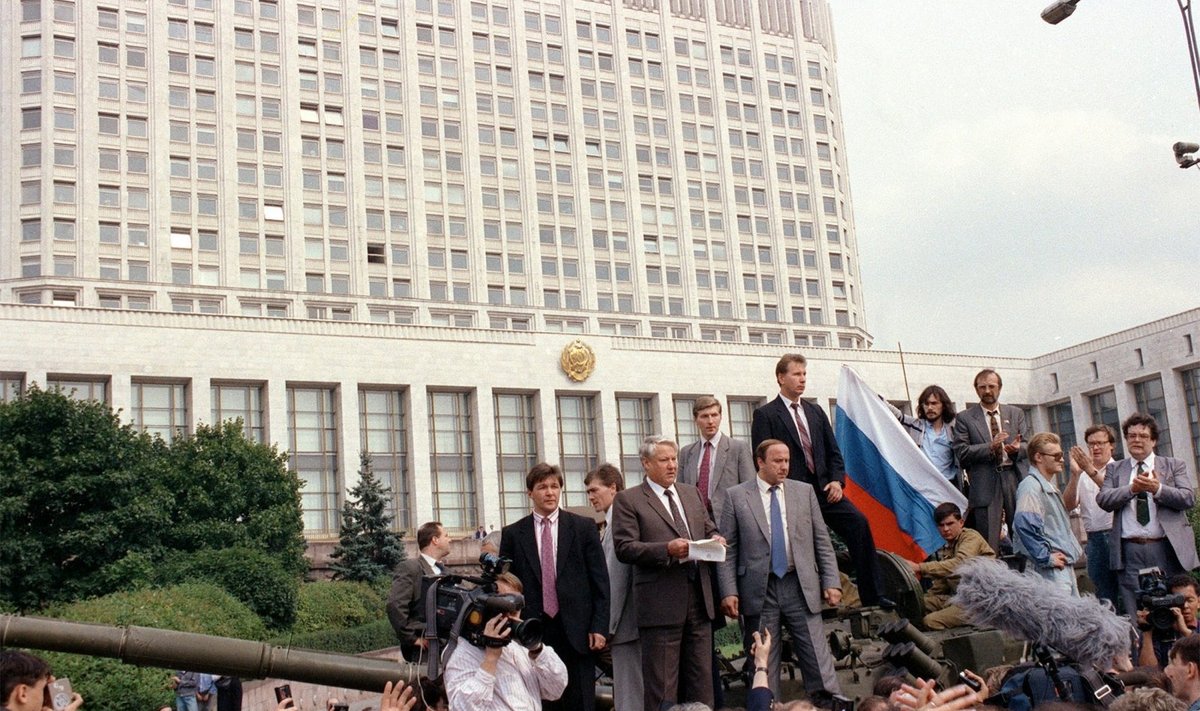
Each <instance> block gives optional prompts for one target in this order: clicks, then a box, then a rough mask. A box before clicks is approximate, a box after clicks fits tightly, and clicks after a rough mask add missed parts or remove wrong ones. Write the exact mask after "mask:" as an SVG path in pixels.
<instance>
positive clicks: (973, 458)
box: [951, 368, 1030, 552]
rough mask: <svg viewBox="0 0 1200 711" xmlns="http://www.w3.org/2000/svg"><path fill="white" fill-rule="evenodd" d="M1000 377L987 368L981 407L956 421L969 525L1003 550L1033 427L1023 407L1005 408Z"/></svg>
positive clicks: (980, 383)
mask: <svg viewBox="0 0 1200 711" xmlns="http://www.w3.org/2000/svg"><path fill="white" fill-rule="evenodd" d="M1003 386H1004V382H1003V381H1002V380H1001V379H1000V374H999V373H997V372H996V371H994V370H992V369H991V368H985V369H983V370H981V371H979V373H978V374H977V375H976V376H975V394H976V395H978V396H979V404H978V405H977V406H973V407H969V408H967V409H966V410H965V411H964V412H962V413H959V415H958V417H956V418H954V432H953V435H952V437H951V439H952V446H953V447H954V455H955V456H956V457H958V463H959V464H960V465H961V466H962V467H964V468H965V469H966V470H967V479H968V481H969V482H970V486H971V489H970V493H969V494H968V495H967V505H968V506H969V507H970V511H969V513H968V514H967V523H968V525H969V526H971V528H974V529H975V530H976V531H979V532H980V533H982V534H983V536H984V538H986V539H987V542H988V545H989V546H991V547H992V550H994V551H997V552H999V550H1000V523H1001V516H1003V517H1004V520H1005V521H1007V522H1008V526H1009V530H1010V531H1011V530H1012V522H1013V515H1014V514H1015V513H1016V508H1017V501H1016V494H1017V483H1018V482H1020V481H1021V478H1022V477H1024V476H1025V472H1024V470H1023V469H1022V466H1023V462H1026V461H1028V454H1027V448H1028V440H1029V437H1030V430H1029V423H1028V422H1027V421H1026V420H1025V412H1024V411H1023V410H1022V409H1021V408H1019V407H1013V406H1012V405H1001V404H1000V402H999V401H1000V389H1001V388H1002V387H1003Z"/></svg>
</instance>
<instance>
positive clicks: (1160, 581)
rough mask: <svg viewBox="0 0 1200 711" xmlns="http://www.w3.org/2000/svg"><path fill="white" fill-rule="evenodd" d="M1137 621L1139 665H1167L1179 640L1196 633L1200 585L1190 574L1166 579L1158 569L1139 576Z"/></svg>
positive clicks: (1151, 569)
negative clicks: (1140, 646) (1139, 648)
mask: <svg viewBox="0 0 1200 711" xmlns="http://www.w3.org/2000/svg"><path fill="white" fill-rule="evenodd" d="M1137 604H1138V609H1137V621H1138V628H1139V629H1140V630H1141V632H1142V648H1141V652H1140V653H1139V656H1138V664H1139V665H1140V666H1152V665H1153V666H1157V667H1158V668H1159V669H1162V668H1163V667H1165V666H1166V665H1167V662H1168V661H1169V659H1168V652H1170V650H1171V645H1172V644H1174V643H1175V642H1176V641H1177V640H1179V639H1181V638H1183V637H1187V636H1188V635H1193V634H1196V632H1197V626H1198V621H1197V619H1196V611H1197V608H1200V583H1198V582H1197V581H1196V579H1195V578H1193V577H1192V576H1191V575H1189V574H1188V573H1180V574H1179V575H1173V576H1171V577H1170V578H1167V577H1166V576H1164V575H1163V574H1162V572H1161V571H1160V570H1158V569H1157V568H1150V569H1148V570H1145V571H1142V572H1140V573H1139V574H1138V595H1137Z"/></svg>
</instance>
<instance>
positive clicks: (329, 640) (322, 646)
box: [271, 620, 400, 654]
mask: <svg viewBox="0 0 1200 711" xmlns="http://www.w3.org/2000/svg"><path fill="white" fill-rule="evenodd" d="M271 643H272V644H277V645H279V646H281V647H297V648H300V649H312V650H317V651H320V652H334V653H338V654H362V653H363V652H372V651H374V650H377V649H384V648H386V647H394V646H396V645H397V644H399V643H400V642H399V640H397V639H396V632H395V631H394V630H393V629H392V625H391V623H390V622H388V621H387V620H378V621H376V622H371V623H368V624H365V625H359V626H358V627H350V628H348V629H327V630H318V631H316V632H306V633H303V634H293V635H284V636H282V637H276V638H275V639H272V640H271Z"/></svg>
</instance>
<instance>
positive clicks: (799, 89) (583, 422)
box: [0, 0, 1200, 548]
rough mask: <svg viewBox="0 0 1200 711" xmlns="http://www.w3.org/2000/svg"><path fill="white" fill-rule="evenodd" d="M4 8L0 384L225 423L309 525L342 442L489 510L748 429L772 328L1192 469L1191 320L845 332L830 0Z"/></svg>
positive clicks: (833, 366) (115, 0)
mask: <svg viewBox="0 0 1200 711" xmlns="http://www.w3.org/2000/svg"><path fill="white" fill-rule="evenodd" d="M0 27H2V28H3V29H2V30H0V38H2V39H0V58H2V60H3V66H4V67H5V68H6V71H5V72H4V73H3V74H4V79H5V81H4V82H3V84H2V85H0V97H2V99H3V107H2V108H0V130H2V131H3V132H4V145H5V146H6V147H10V150H5V151H3V152H0V196H2V198H0V200H2V202H0V206H2V207H3V209H2V210H0V397H6V398H7V397H11V396H13V395H14V394H15V393H19V392H20V391H21V390H22V389H23V388H24V387H26V386H28V385H29V384H32V383H38V384H39V385H42V386H46V385H47V384H49V385H55V384H57V385H61V386H63V387H64V388H67V389H73V391H74V392H75V393H76V395H77V396H79V397H93V398H97V399H102V400H105V401H107V402H108V403H110V404H111V405H112V406H113V407H114V408H119V409H120V410H121V411H122V413H123V416H124V417H126V418H127V419H129V420H130V421H131V422H133V423H134V424H135V425H137V426H139V427H143V428H146V429H149V430H152V431H155V432H159V433H161V434H162V435H163V436H165V437H171V436H174V433H175V432H177V431H185V432H186V431H189V430H191V429H192V428H194V426H195V425H196V424H197V423H200V422H213V421H218V420H221V419H225V418H229V417H242V418H243V419H244V420H245V422H246V428H247V432H248V434H250V435H251V436H253V437H255V438H258V439H260V440H263V441H269V442H275V443H277V444H278V445H279V446H280V447H281V448H282V449H285V450H287V451H289V452H290V453H291V459H292V463H293V466H294V467H295V469H296V470H297V471H298V472H300V474H301V476H302V478H303V479H305V481H306V485H305V489H304V493H303V505H304V509H305V524H306V528H307V532H308V535H309V537H310V539H311V540H312V541H313V542H314V543H318V544H319V543H321V542H324V541H328V540H330V539H332V538H334V537H335V535H336V531H337V527H338V510H339V508H340V504H341V502H342V500H343V498H344V495H345V490H346V489H347V488H348V487H349V486H350V485H352V484H353V481H354V479H355V472H356V470H357V467H358V453H359V452H360V451H363V450H366V451H369V452H370V453H371V454H372V457H373V463H374V467H375V470H376V471H377V472H379V473H381V474H382V475H384V476H385V477H386V478H388V479H389V480H390V482H391V485H392V487H393V489H394V491H395V494H396V512H397V514H398V525H399V526H400V527H401V528H404V529H409V530H411V529H412V528H414V527H415V526H416V525H417V524H419V523H420V522H421V521H424V520H428V519H431V518H438V519H440V520H442V521H443V522H445V523H446V524H447V526H448V527H450V528H453V529H456V530H470V529H473V528H474V527H475V526H477V525H481V524H482V525H495V526H497V527H498V526H500V525H503V524H505V523H507V522H511V521H513V520H515V519H516V518H517V517H519V516H521V515H523V514H524V513H525V512H526V510H527V499H526V498H525V494H524V473H525V471H526V470H527V469H528V467H529V466H530V465H531V464H532V463H534V462H536V461H539V460H548V461H555V462H561V463H562V464H563V466H564V468H565V469H566V471H567V473H568V500H567V503H568V504H569V505H582V504H584V503H585V502H584V499H583V496H582V474H583V472H584V471H586V470H587V469H589V468H591V467H593V466H595V465H596V464H598V463H599V462H602V461H613V462H620V463H621V465H622V466H623V468H625V469H626V470H627V471H630V472H637V471H639V467H638V465H637V458H636V445H637V442H639V441H640V439H641V438H642V437H643V436H645V435H647V434H651V433H656V432H663V433H666V434H668V435H671V434H674V435H677V436H678V437H680V438H682V439H683V440H684V441H687V439H688V438H690V437H692V436H694V430H693V428H692V423H691V414H690V403H691V401H692V400H693V399H694V398H695V397H696V396H698V395H702V394H710V393H711V394H715V395H717V396H718V397H719V398H721V400H722V402H724V403H725V411H726V423H727V426H728V428H729V431H730V432H732V433H733V434H734V435H735V436H747V435H748V428H749V418H750V412H751V411H752V409H753V408H754V407H755V406H756V405H757V404H759V403H761V402H762V401H763V400H764V398H767V397H771V396H773V395H774V393H775V392H776V388H775V384H774V378H773V375H772V373H773V366H774V363H775V360H776V359H777V358H778V356H779V355H780V354H781V353H782V352H785V351H788V350H799V351H802V352H804V353H806V354H807V355H808V356H809V358H810V361H811V363H810V369H809V373H810V381H809V390H808V393H807V394H808V395H810V396H812V397H813V398H814V399H815V400H816V401H819V402H821V403H823V404H830V405H831V403H832V400H833V398H834V397H835V392H836V381H837V373H838V368H839V367H840V365H841V364H842V363H847V364H850V365H852V366H853V367H854V368H855V369H857V370H858V371H859V372H860V373H861V374H862V375H863V376H864V378H866V380H867V381H868V382H869V383H871V384H872V385H873V386H874V387H876V389H878V390H879V391H880V392H882V393H885V394H886V395H887V396H888V397H889V398H891V399H892V400H894V401H902V400H905V399H906V397H907V395H906V390H905V375H907V382H908V383H909V384H910V385H911V387H912V391H911V395H912V396H915V395H916V393H917V392H919V390H920V389H921V388H922V387H924V385H926V384H929V383H939V384H941V385H943V386H944V387H946V388H947V390H948V391H949V392H950V394H951V395H952V397H953V398H954V399H955V401H956V402H958V403H960V404H961V403H967V402H971V401H972V400H973V392H972V390H971V380H972V377H973V375H974V373H975V372H976V371H977V370H978V369H979V368H981V367H984V366H990V367H996V368H997V369H999V370H1000V371H1001V372H1002V374H1003V375H1004V378H1005V388H1004V393H1003V399H1004V400H1005V401H1007V402H1010V403H1015V404H1022V405H1024V406H1027V407H1028V408H1029V409H1030V410H1031V411H1032V413H1033V417H1034V423H1035V426H1036V427H1037V428H1038V429H1047V428H1048V429H1051V430H1054V431H1057V432H1059V433H1061V434H1064V435H1065V436H1067V437H1068V438H1069V439H1070V438H1074V439H1081V434H1082V431H1083V429H1084V428H1085V427H1086V426H1087V425H1088V424H1090V423H1091V422H1092V421H1093V420H1099V421H1104V422H1110V423H1115V422H1116V421H1117V420H1118V419H1120V418H1121V417H1124V416H1125V415H1127V414H1129V413H1130V412H1132V411H1133V410H1134V409H1143V410H1148V411H1150V412H1152V413H1154V414H1155V415H1156V416H1158V417H1159V418H1160V424H1162V425H1163V426H1164V430H1165V433H1166V434H1165V435H1164V437H1163V440H1162V441H1160V451H1164V452H1172V451H1173V452H1174V453H1175V455H1176V456H1181V457H1184V458H1186V459H1187V460H1188V461H1190V462H1192V463H1193V464H1195V463H1196V461H1197V451H1198V445H1197V443H1198V440H1200V415H1198V414H1197V413H1198V407H1197V390H1198V389H1200V357H1198V356H1197V355H1196V354H1195V350H1194V344H1193V341H1194V339H1195V338H1197V336H1198V335H1200V334H1197V330H1198V328H1200V311H1191V312H1187V313H1183V314H1179V315H1176V316H1172V317H1169V318H1165V319H1162V320H1159V321H1155V322H1153V323H1149V324H1146V325H1144V326H1140V327H1138V328H1135V329H1131V330H1129V331H1124V332H1121V333H1117V334H1113V335H1111V336H1108V337H1105V338H1103V339H1098V340H1096V341H1092V342H1089V343H1085V344H1081V345H1079V346H1076V347H1074V348H1069V349H1066V350H1062V351H1057V352H1055V353H1051V354H1048V355H1045V356H1042V357H1039V358H1033V359H1014V358H989V357H980V356H956V355H937V354H923V353H912V354H905V358H904V362H905V365H906V371H907V372H906V373H905V372H903V371H902V370H901V363H900V358H899V354H898V353H895V352H890V351H880V350H875V349H872V348H871V347H870V346H871V337H870V334H869V332H868V331H867V329H866V320H865V316H864V313H863V308H862V291H861V286H860V278H859V276H858V274H859V271H858V257H859V250H858V243H857V238H856V234H855V224H854V213H853V207H852V200H851V195H850V188H849V179H848V173H847V167H846V152H845V149H844V145H843V141H842V130H841V116H840V110H841V107H840V101H839V98H838V90H837V65H836V61H835V58H836V52H835V44H834V39H833V35H832V28H831V21H830V16H829V8H828V5H827V3H826V2H825V1H824V0H753V1H751V0H714V1H712V2H708V1H701V0H611V1H595V0H561V1H557V2H555V1H547V2H537V1H535V0H403V1H401V0H308V1H307V2H305V1H304V0H298V1H295V2H292V1H289V2H275V1H273V0H96V1H93V2H78V3H76V2H72V1H71V0H12V1H11V2H7V3H3V4H0ZM577 340H578V341H579V343H580V344H582V345H583V346H585V347H586V349H590V351H591V354H592V357H594V361H595V363H594V371H593V372H591V374H590V375H589V376H588V377H587V378H586V379H583V380H582V381H577V380H574V379H572V378H571V377H569V376H568V375H567V373H566V372H565V371H564V370H563V368H562V363H561V361H562V357H563V353H564V349H566V348H568V346H570V345H571V344H572V343H574V342H576V341H577ZM576 348H577V349H578V348H579V344H576ZM318 548H320V546H318Z"/></svg>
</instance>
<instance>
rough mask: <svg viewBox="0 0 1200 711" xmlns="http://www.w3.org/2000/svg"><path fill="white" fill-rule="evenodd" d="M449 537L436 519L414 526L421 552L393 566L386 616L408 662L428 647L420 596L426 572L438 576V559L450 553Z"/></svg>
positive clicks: (417, 659) (417, 657) (423, 589)
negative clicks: (394, 570)
mask: <svg viewBox="0 0 1200 711" xmlns="http://www.w3.org/2000/svg"><path fill="white" fill-rule="evenodd" d="M451 540H452V539H451V538H450V536H448V535H446V529H444V528H442V524H440V523H438V522H437V521H430V522H428V523H423V524H421V527H420V528H418V529H417V547H418V548H419V549H420V554H419V555H417V557H416V558H409V559H407V560H405V561H403V562H401V563H400V565H398V566H396V572H395V573H394V574H393V576H392V591H391V593H389V594H388V601H387V616H388V621H390V622H391V623H392V629H394V630H396V636H397V637H399V638H400V651H401V653H403V654H404V658H405V659H407V660H408V661H410V662H417V661H419V657H420V655H421V652H422V651H423V650H425V649H427V648H428V646H429V642H428V640H426V639H425V637H424V634H425V606H424V604H423V598H424V593H425V585H424V584H423V582H422V581H423V580H424V578H425V576H427V575H441V574H442V573H443V572H444V571H443V569H442V564H441V561H442V559H443V558H445V557H446V556H448V555H450V543H451Z"/></svg>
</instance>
